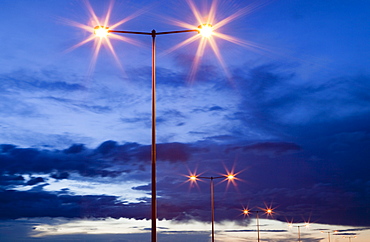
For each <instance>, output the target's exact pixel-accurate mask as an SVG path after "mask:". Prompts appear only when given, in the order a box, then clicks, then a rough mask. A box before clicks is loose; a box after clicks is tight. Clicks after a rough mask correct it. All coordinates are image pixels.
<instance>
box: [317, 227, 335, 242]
mask: <svg viewBox="0 0 370 242" xmlns="http://www.w3.org/2000/svg"><path fill="white" fill-rule="evenodd" d="M320 232H321V233H327V234H328V241H329V242H330V234H331V233H334V234H335V233H337V232H338V231H337V230H333V231H320Z"/></svg>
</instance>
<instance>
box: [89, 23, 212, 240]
mask: <svg viewBox="0 0 370 242" xmlns="http://www.w3.org/2000/svg"><path fill="white" fill-rule="evenodd" d="M212 30H213V28H212V25H211V24H202V25H199V26H198V28H197V29H186V30H178V31H166V32H157V31H155V30H154V29H153V30H152V31H151V32H137V31H123V30H114V29H110V28H109V27H107V26H96V27H95V28H94V33H95V34H96V36H98V37H100V38H106V37H108V35H109V33H117V34H138V35H148V36H151V37H152V144H151V161H152V212H151V215H152V217H151V220H152V242H156V241H157V221H156V220H157V197H156V193H157V186H156V157H157V152H156V73H155V71H156V67H155V64H156V46H155V39H156V37H157V35H166V34H178V33H189V32H197V33H198V34H201V35H202V36H204V37H209V36H211V34H212Z"/></svg>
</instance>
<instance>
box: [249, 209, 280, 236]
mask: <svg viewBox="0 0 370 242" xmlns="http://www.w3.org/2000/svg"><path fill="white" fill-rule="evenodd" d="M259 212H265V214H267V215H272V214H273V211H272V209H271V208H267V209H263V210H255V211H252V210H249V209H243V214H244V215H249V214H250V213H256V223H257V241H258V242H259V241H260V224H259V216H258V213H259Z"/></svg>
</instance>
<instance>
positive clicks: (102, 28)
mask: <svg viewBox="0 0 370 242" xmlns="http://www.w3.org/2000/svg"><path fill="white" fill-rule="evenodd" d="M83 3H84V5H85V7H86V8H87V10H88V13H89V15H90V19H89V21H88V22H89V23H88V24H83V23H79V22H76V21H73V20H69V19H62V20H63V22H65V23H66V24H68V25H71V26H74V27H77V28H80V29H82V30H85V31H86V32H88V33H90V35H89V36H87V38H85V39H84V40H82V41H80V42H79V43H77V44H75V45H73V46H72V47H70V48H68V49H67V50H66V51H65V52H69V51H72V50H74V49H76V48H78V47H80V46H82V45H85V44H87V43H89V42H93V43H94V47H93V53H92V58H91V62H90V65H89V68H88V76H90V75H91V74H92V73H93V72H94V70H95V66H96V62H97V59H98V55H99V53H100V50H101V48H102V47H103V46H104V47H105V48H107V49H108V50H109V52H110V53H111V55H112V56H113V58H114V60H115V62H116V64H117V66H118V67H119V68H120V69H121V71H122V72H123V67H122V65H121V62H120V60H119V58H118V56H117V54H116V51H115V50H114V48H113V45H112V42H111V39H116V40H119V41H123V42H126V43H129V44H133V45H137V46H142V43H141V42H139V41H136V40H134V39H131V38H128V37H125V36H120V35H116V34H113V33H109V29H110V28H116V27H118V26H120V25H122V24H124V23H127V22H128V21H130V20H132V19H134V18H136V17H137V16H139V15H141V14H142V13H143V12H145V11H146V9H141V10H139V11H136V12H134V13H132V14H130V15H129V16H127V17H125V18H124V19H122V20H120V21H118V22H116V23H110V17H111V14H112V11H113V5H114V1H113V0H111V1H110V2H109V6H108V9H107V11H106V13H105V15H104V16H102V17H101V18H99V17H98V16H97V15H96V13H95V11H94V9H93V7H92V6H91V4H90V2H89V1H88V0H84V1H83ZM107 26H110V28H109V27H107Z"/></svg>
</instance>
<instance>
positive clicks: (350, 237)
mask: <svg viewBox="0 0 370 242" xmlns="http://www.w3.org/2000/svg"><path fill="white" fill-rule="evenodd" d="M356 237H357V236H343V238H344V239H347V238H348V241H349V242H351V239H355V238H356Z"/></svg>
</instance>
